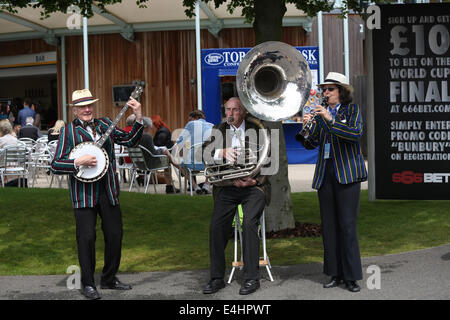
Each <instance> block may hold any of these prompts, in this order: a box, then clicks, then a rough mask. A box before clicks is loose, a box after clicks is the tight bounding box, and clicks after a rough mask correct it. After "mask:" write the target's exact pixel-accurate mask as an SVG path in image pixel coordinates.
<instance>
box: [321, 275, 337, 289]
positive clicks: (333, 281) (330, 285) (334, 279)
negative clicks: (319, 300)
mask: <svg viewBox="0 0 450 320" xmlns="http://www.w3.org/2000/svg"><path fill="white" fill-rule="evenodd" d="M341 282H342V279H341V278H339V277H331V280H330V282H328V283H325V284H324V285H323V287H324V288H325V289H328V288H334V287H337V286H338V285H340V284H341Z"/></svg>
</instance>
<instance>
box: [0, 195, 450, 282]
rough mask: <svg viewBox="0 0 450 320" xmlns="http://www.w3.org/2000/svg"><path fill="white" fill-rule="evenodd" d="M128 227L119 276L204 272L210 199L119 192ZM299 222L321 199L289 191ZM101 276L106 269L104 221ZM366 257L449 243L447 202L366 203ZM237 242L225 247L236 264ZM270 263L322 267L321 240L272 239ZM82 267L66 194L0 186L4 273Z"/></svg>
mask: <svg viewBox="0 0 450 320" xmlns="http://www.w3.org/2000/svg"><path fill="white" fill-rule="evenodd" d="M120 201H121V209H122V215H123V224H124V238H123V249H122V263H121V267H120V272H139V271H161V270H189V269H206V268H208V267H209V235H208V232H209V231H208V230H209V221H210V217H211V213H212V206H213V201H212V197H209V196H202V197H190V196H184V195H170V196H167V195H152V194H142V193H128V192H122V193H121V197H120ZM292 201H293V206H294V214H295V219H296V220H297V221H301V222H313V223H320V215H319V205H318V200H317V195H316V193H314V192H310V193H294V194H292ZM97 229H98V231H97V271H98V272H101V268H102V267H103V248H104V244H103V235H102V232H101V220H100V219H99V220H98V224H97ZM358 233H359V241H360V250H361V255H362V256H373V255H382V254H389V253H396V252H402V251H409V250H416V249H422V248H427V247H432V246H437V245H442V244H446V243H450V201H377V202H368V200H367V191H362V196H361V208H360V214H359V219H358ZM231 244H232V241H230V242H229V245H228V248H227V252H228V253H227V254H228V261H229V265H230V266H231V260H232V250H233V246H232V245H231ZM267 245H268V253H269V257H270V261H271V263H272V265H287V264H297V263H307V262H322V254H323V247H322V238H321V237H318V238H289V239H269V240H268V241H267ZM73 264H75V265H78V258H77V248H76V240H75V220H74V217H73V210H72V207H71V204H70V201H69V191H68V190H56V189H17V188H3V189H0V275H33V274H65V272H66V269H67V267H68V266H69V265H73Z"/></svg>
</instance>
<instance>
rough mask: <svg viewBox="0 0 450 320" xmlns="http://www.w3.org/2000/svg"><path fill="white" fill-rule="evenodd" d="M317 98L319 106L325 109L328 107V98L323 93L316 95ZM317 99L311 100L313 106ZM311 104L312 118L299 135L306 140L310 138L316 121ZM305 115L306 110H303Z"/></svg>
mask: <svg viewBox="0 0 450 320" xmlns="http://www.w3.org/2000/svg"><path fill="white" fill-rule="evenodd" d="M315 98H317V99H318V103H317V104H319V105H321V106H323V107H325V108H326V107H327V106H328V97H326V96H324V95H323V93H322V92H318V93H317V94H315ZM315 98H314V99H311V100H310V101H311V104H312V102H313V101H315ZM311 104H310V106H309V107H310V108H311V112H310V113H311V115H312V117H311V118H309V119H308V121H307V122H306V123H305V124H304V125H303V128H302V130H300V132H299V133H297V135H300V136H302V137H303V138H305V139H306V138H308V136H309V134H310V132H311V129H312V126H313V124H314V122H315V121H316V120H315V112H314V108H313V107H312V106H311ZM303 114H305V108H303Z"/></svg>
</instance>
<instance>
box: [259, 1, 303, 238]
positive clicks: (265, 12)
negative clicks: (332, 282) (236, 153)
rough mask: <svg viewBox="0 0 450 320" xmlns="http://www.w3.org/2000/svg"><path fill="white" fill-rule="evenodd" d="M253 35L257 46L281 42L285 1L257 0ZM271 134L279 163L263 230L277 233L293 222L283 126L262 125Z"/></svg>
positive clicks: (271, 179)
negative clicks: (276, 135)
mask: <svg viewBox="0 0 450 320" xmlns="http://www.w3.org/2000/svg"><path fill="white" fill-rule="evenodd" d="M254 3H255V7H254V8H255V21H254V23H253V29H254V31H255V39H256V44H260V43H262V42H266V41H281V35H282V28H283V16H284V14H285V12H286V5H285V1H284V0H256V1H255V2H254ZM264 125H265V126H266V127H267V128H269V129H270V130H278V132H279V144H278V146H279V152H278V155H279V159H272V161H278V165H279V168H278V172H277V173H276V174H275V175H273V176H271V177H270V179H269V180H270V183H271V184H272V193H271V201H270V205H269V206H268V207H267V208H266V212H265V216H266V230H267V231H268V232H269V231H278V230H282V229H286V228H294V227H295V220H294V213H293V211H292V200H291V186H290V185H289V177H288V162H287V155H286V142H285V140H284V132H283V124H282V123H281V122H267V121H265V122H264Z"/></svg>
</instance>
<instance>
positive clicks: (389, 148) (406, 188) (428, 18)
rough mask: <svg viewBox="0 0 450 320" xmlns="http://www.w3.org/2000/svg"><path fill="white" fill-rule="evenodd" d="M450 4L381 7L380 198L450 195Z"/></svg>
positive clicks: (377, 82)
mask: <svg viewBox="0 0 450 320" xmlns="http://www.w3.org/2000/svg"><path fill="white" fill-rule="evenodd" d="M449 8H450V6H449V5H448V4H445V3H436V4H408V5H381V6H380V9H381V17H380V18H381V27H380V28H379V29H374V30H373V69H374V78H373V80H374V97H375V98H374V117H375V119H374V120H375V174H376V179H375V180H376V181H375V196H376V198H377V199H430V200H432V199H434V200H437V199H450V97H449V95H450V88H449V81H448V79H449V77H450V51H449V46H450V36H449V29H450V28H449V24H450V14H449V12H450V11H449V10H448V9H449Z"/></svg>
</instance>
